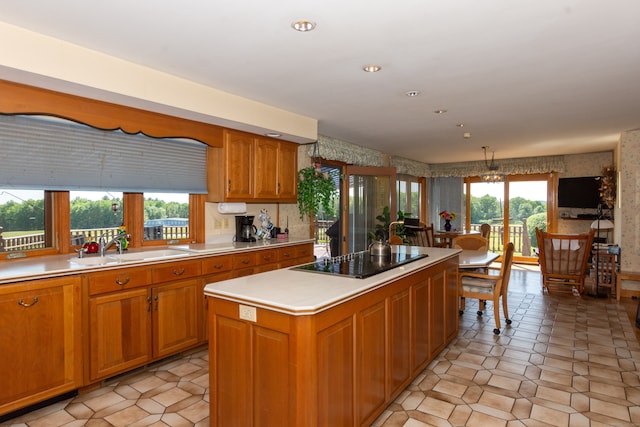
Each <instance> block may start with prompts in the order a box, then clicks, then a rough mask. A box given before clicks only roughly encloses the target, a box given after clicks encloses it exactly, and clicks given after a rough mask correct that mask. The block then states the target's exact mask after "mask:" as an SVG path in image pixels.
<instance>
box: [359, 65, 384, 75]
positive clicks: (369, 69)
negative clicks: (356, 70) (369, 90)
mask: <svg viewBox="0 0 640 427" xmlns="http://www.w3.org/2000/svg"><path fill="white" fill-rule="evenodd" d="M362 69H363V70H364V71H366V72H367V73H377V72H378V71H380V70H382V67H381V66H379V65H365V66H364V67H362Z"/></svg>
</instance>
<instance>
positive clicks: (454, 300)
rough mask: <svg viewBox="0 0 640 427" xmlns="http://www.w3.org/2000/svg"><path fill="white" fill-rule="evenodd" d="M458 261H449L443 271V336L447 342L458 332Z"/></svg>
mask: <svg viewBox="0 0 640 427" xmlns="http://www.w3.org/2000/svg"><path fill="white" fill-rule="evenodd" d="M458 307H459V302H458V263H457V261H449V263H448V266H447V270H446V271H445V310H444V311H445V338H446V340H447V342H449V341H450V340H452V339H453V338H454V337H455V336H456V334H457V333H458V319H459V316H458V314H457V313H458Z"/></svg>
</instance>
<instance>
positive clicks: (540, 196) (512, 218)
mask: <svg viewBox="0 0 640 427" xmlns="http://www.w3.org/2000/svg"><path fill="white" fill-rule="evenodd" d="M547 184H548V183H547V180H546V179H544V180H538V181H535V180H531V179H528V180H515V179H514V180H511V179H510V180H509V185H508V193H507V194H508V200H509V203H508V209H509V216H508V219H509V222H508V227H507V230H506V231H507V232H506V236H507V237H506V239H507V241H509V242H513V245H514V246H515V247H516V248H517V250H516V251H515V253H514V257H522V258H523V259H529V260H534V259H535V258H536V257H535V253H534V251H533V249H534V248H535V247H537V243H536V233H535V229H536V227H538V228H544V229H546V224H547Z"/></svg>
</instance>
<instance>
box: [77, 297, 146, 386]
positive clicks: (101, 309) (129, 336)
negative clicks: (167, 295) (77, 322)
mask: <svg viewBox="0 0 640 427" xmlns="http://www.w3.org/2000/svg"><path fill="white" fill-rule="evenodd" d="M150 310H151V298H150V296H149V291H148V290H147V289H146V288H140V289H132V290H130V291H122V292H116V293H112V294H107V295H100V296H96V297H92V298H90V299H89V328H90V333H89V335H90V343H91V344H90V348H89V351H90V380H91V381H95V380H98V379H101V378H105V377H109V376H112V375H115V374H117V373H120V372H124V371H126V370H128V369H132V368H137V367H138V366H140V365H144V364H145V363H147V362H148V361H149V360H150V359H151V315H150V313H149V311H150Z"/></svg>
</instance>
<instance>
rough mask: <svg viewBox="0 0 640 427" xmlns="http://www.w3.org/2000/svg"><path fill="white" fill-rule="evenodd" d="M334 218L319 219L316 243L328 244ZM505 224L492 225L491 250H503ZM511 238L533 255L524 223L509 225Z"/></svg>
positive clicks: (476, 226)
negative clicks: (328, 232) (327, 232)
mask: <svg viewBox="0 0 640 427" xmlns="http://www.w3.org/2000/svg"><path fill="white" fill-rule="evenodd" d="M334 222H335V221H334V220H317V221H316V226H315V241H316V244H328V243H329V236H327V234H326V231H327V228H329V227H331V225H333V223H334ZM480 225H481V224H471V230H474V231H480ZM504 231H505V230H504V225H503V224H495V225H491V234H489V250H490V251H491V252H502V249H503V246H504ZM509 238H510V240H511V241H512V242H513V245H514V246H515V252H516V253H517V254H518V255H522V256H531V254H532V251H531V239H530V238H529V234H528V233H527V232H526V231H525V226H524V225H522V224H513V225H509Z"/></svg>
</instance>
